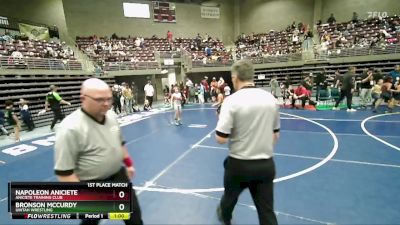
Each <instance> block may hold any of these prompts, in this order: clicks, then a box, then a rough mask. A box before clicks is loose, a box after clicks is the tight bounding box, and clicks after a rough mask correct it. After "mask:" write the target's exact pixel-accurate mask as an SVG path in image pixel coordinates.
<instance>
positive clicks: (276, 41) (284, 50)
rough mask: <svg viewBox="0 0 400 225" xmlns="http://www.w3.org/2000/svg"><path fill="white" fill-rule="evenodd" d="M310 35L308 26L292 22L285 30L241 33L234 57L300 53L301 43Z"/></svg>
mask: <svg viewBox="0 0 400 225" xmlns="http://www.w3.org/2000/svg"><path fill="white" fill-rule="evenodd" d="M309 36H311V37H312V32H311V31H310V28H309V26H307V25H305V24H303V23H301V22H300V23H298V24H296V22H293V23H292V24H291V25H289V26H288V27H287V28H286V29H285V30H281V31H274V30H271V31H269V32H268V33H259V34H255V33H254V32H253V33H251V34H250V35H246V34H244V33H242V34H241V35H240V36H239V37H238V39H237V41H236V42H235V44H236V48H237V51H236V58H237V59H242V58H244V57H251V58H254V57H268V56H274V55H285V54H291V53H301V51H302V49H301V46H302V43H303V41H304V40H307V38H308V37H309Z"/></svg>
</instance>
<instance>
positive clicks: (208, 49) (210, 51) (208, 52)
mask: <svg viewBox="0 0 400 225" xmlns="http://www.w3.org/2000/svg"><path fill="white" fill-rule="evenodd" d="M204 51H205V53H206V55H207V57H211V55H212V49H211V48H210V47H209V46H207V47H206V48H205V50H204Z"/></svg>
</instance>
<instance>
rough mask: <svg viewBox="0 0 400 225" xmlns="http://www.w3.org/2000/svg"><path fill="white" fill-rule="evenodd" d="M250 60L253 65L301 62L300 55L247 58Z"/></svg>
mask: <svg viewBox="0 0 400 225" xmlns="http://www.w3.org/2000/svg"><path fill="white" fill-rule="evenodd" d="M247 58H248V59H251V61H252V62H253V63H254V64H265V63H277V62H290V61H300V60H302V54H301V53H293V54H286V55H271V56H266V57H247Z"/></svg>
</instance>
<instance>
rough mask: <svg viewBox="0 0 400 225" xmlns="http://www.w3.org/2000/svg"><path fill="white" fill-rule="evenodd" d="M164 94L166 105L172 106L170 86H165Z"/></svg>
mask: <svg viewBox="0 0 400 225" xmlns="http://www.w3.org/2000/svg"><path fill="white" fill-rule="evenodd" d="M163 92H164V104H165V105H169V104H170V101H169V100H170V98H171V95H170V92H169V87H168V85H165V86H164V89H163Z"/></svg>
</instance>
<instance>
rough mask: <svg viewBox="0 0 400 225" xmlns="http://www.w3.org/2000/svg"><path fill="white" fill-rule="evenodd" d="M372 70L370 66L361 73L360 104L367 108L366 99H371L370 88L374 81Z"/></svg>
mask: <svg viewBox="0 0 400 225" xmlns="http://www.w3.org/2000/svg"><path fill="white" fill-rule="evenodd" d="M372 71H373V68H370V69H368V70H366V71H364V72H363V74H362V75H361V84H360V86H361V92H360V105H361V108H363V109H366V108H367V103H368V100H369V99H371V91H372V89H371V88H372V85H373V83H374V81H373V73H372Z"/></svg>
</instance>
